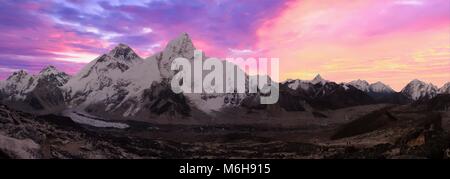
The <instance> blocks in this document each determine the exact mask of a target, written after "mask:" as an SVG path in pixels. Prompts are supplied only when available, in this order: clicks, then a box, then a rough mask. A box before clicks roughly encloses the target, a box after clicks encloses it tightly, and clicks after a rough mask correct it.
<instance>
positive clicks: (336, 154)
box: [0, 105, 450, 159]
mask: <svg viewBox="0 0 450 179" xmlns="http://www.w3.org/2000/svg"><path fill="white" fill-rule="evenodd" d="M315 113H317V114H315V115H314V114H313V113H312V112H307V111H305V112H298V113H295V114H291V113H289V116H287V117H285V118H273V119H256V118H252V119H248V120H251V121H253V122H252V123H250V122H247V123H234V124H233V123H217V124H213V123H210V124H208V125H198V124H150V123H144V122H136V121H128V122H126V124H127V125H129V127H128V128H126V129H117V128H97V127H92V126H87V125H82V124H79V123H75V122H73V121H72V120H71V119H70V118H67V117H61V116H56V115H47V116H34V115H31V114H28V113H23V112H20V111H15V110H12V109H9V108H8V107H7V106H1V107H0V158H289V159H300V158H314V159H321V158H345V159H348V158H375V159H378V158H439V159H442V158H448V157H449V151H450V149H449V148H450V147H449V146H450V144H449V143H450V138H449V135H448V124H449V123H448V122H449V120H448V112H430V111H420V110H419V108H417V107H414V108H413V107H411V106H397V105H370V106H359V107H351V108H344V109H340V110H332V111H320V112H318V111H317V112H315ZM251 116H257V115H254V114H252V115H251ZM277 119H278V121H277Z"/></svg>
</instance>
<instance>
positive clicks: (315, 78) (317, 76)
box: [314, 74, 323, 80]
mask: <svg viewBox="0 0 450 179" xmlns="http://www.w3.org/2000/svg"><path fill="white" fill-rule="evenodd" d="M314 80H323V78H322V76H320V74H317V75H316V77H314Z"/></svg>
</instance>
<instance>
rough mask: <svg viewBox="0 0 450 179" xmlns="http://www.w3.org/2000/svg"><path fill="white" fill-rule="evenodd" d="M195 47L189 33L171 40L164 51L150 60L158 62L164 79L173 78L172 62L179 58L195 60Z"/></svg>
mask: <svg viewBox="0 0 450 179" xmlns="http://www.w3.org/2000/svg"><path fill="white" fill-rule="evenodd" d="M194 51H195V47H194V44H193V43H192V40H191V38H190V37H189V35H188V34H187V33H182V34H181V35H180V36H178V37H177V38H175V39H173V40H171V41H170V42H169V43H168V44H167V46H166V48H165V49H164V51H162V52H160V53H156V54H155V55H153V56H151V57H150V59H149V60H156V61H158V63H159V66H160V69H161V75H162V76H163V77H164V78H171V77H172V76H173V72H172V71H171V70H170V66H171V64H172V61H173V60H175V59H176V58H178V57H183V58H186V59H190V60H191V59H194Z"/></svg>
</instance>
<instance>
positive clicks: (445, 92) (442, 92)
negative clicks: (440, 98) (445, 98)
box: [439, 82, 450, 94]
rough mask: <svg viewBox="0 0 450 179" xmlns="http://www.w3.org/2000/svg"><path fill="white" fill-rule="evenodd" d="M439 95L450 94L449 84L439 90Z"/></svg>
mask: <svg viewBox="0 0 450 179" xmlns="http://www.w3.org/2000/svg"><path fill="white" fill-rule="evenodd" d="M439 93H440V94H450V82H448V83H445V84H444V86H442V87H441V88H440V89H439Z"/></svg>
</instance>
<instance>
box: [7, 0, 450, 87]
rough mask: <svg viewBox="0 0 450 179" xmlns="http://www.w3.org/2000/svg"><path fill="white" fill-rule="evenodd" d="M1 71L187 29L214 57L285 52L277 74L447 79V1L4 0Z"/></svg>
mask: <svg viewBox="0 0 450 179" xmlns="http://www.w3.org/2000/svg"><path fill="white" fill-rule="evenodd" d="M0 31H1V33H0V79H4V78H5V77H7V76H8V75H10V74H11V73H12V72H13V71H16V70H18V69H25V70H28V71H30V72H31V73H37V72H39V71H40V69H42V68H43V67H44V66H48V65H54V66H56V67H57V68H58V69H61V70H63V71H66V72H68V73H70V74H74V73H76V72H77V71H78V70H79V69H80V68H81V67H83V65H84V64H85V63H87V62H89V61H91V60H93V59H94V58H96V57H97V56H99V55H101V54H103V53H105V52H107V51H108V50H109V49H111V48H113V47H114V46H116V45H117V44H118V43H125V44H127V45H129V46H131V47H132V48H133V49H134V50H135V51H136V52H137V53H138V54H139V55H140V56H142V57H147V56H150V55H151V54H153V53H154V52H157V51H159V50H161V49H162V48H164V46H165V45H166V43H167V42H168V41H169V40H170V39H173V38H175V37H176V36H178V35H179V34H181V33H182V32H187V33H188V34H189V35H190V36H191V38H192V39H193V42H194V45H195V46H196V47H197V48H198V49H201V50H203V51H205V52H206V54H207V55H208V56H215V57H222V58H225V57H233V56H253V57H267V58H271V57H278V58H280V60H281V64H280V68H281V69H280V71H281V74H280V79H281V80H284V79H288V78H301V79H310V78H312V77H314V76H315V75H317V74H318V73H320V74H321V75H322V76H323V77H325V78H327V79H329V80H333V81H337V82H342V81H350V80H354V79H357V78H362V79H366V80H368V81H369V82H376V81H383V82H385V83H387V84H389V85H391V86H392V87H393V88H394V89H396V90H399V89H401V88H402V87H403V86H404V85H405V84H406V83H408V82H409V81H411V80H412V79H414V78H418V79H420V80H423V81H427V82H432V83H434V84H436V85H438V86H441V85H443V84H444V83H445V82H448V81H449V79H450V72H449V71H450V46H449V44H450V33H449V32H450V1H449V0H352V1H350V0H340V1H331V0H240V1H238V0H128V1H125V0H124V1H119V0H109V1H107V0H35V1H28V0H14V1H13V0H0Z"/></svg>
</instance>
